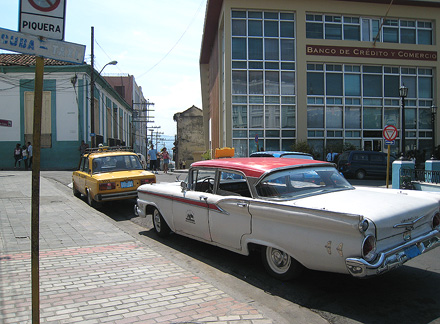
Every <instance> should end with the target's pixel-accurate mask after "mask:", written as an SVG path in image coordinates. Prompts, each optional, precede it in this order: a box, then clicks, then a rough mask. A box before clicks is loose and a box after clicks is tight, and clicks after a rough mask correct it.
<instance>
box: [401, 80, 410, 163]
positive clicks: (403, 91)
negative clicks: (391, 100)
mask: <svg viewBox="0 0 440 324" xmlns="http://www.w3.org/2000/svg"><path fill="white" fill-rule="evenodd" d="M399 96H400V99H401V107H402V125H401V127H400V129H401V131H400V133H401V134H400V137H401V141H402V159H405V158H406V156H405V98H406V97H407V96H408V88H407V87H405V86H404V85H402V86H400V88H399Z"/></svg>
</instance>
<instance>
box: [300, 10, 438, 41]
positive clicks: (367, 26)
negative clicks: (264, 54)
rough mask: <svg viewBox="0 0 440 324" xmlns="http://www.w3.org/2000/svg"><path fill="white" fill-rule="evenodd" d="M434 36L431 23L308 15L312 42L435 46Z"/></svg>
mask: <svg viewBox="0 0 440 324" xmlns="http://www.w3.org/2000/svg"><path fill="white" fill-rule="evenodd" d="M381 25H382V28H380V26H381ZM432 35H433V28H432V22H430V21H423V20H406V19H396V18H394V19H390V18H386V19H383V18H379V17H377V18H369V17H354V16H339V15H325V14H320V13H307V14H306V37H307V38H311V39H337V40H351V41H364V42H374V41H379V42H386V43H401V44H423V45H433V37H432Z"/></svg>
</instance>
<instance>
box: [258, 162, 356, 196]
mask: <svg viewBox="0 0 440 324" xmlns="http://www.w3.org/2000/svg"><path fill="white" fill-rule="evenodd" d="M352 188H353V187H352V186H351V185H350V184H349V183H348V182H347V180H345V178H344V177H343V176H341V175H340V174H339V172H338V171H337V170H336V169H335V168H333V167H317V168H311V167H310V168H295V169H289V170H282V171H277V172H273V173H271V174H269V175H267V176H266V177H265V178H264V179H263V180H262V181H260V182H259V183H258V185H257V187H256V189H257V193H258V195H259V196H260V197H265V198H271V199H288V198H290V199H292V198H299V197H303V196H305V195H314V194H321V193H325V192H331V191H337V190H346V189H352Z"/></svg>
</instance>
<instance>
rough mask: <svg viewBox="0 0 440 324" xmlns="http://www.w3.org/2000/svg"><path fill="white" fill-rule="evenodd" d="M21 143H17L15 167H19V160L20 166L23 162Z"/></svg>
mask: <svg viewBox="0 0 440 324" xmlns="http://www.w3.org/2000/svg"><path fill="white" fill-rule="evenodd" d="M21 157H22V156H21V145H20V143H17V145H15V149H14V159H15V164H14V169H16V168H17V162H18V167H20V164H21Z"/></svg>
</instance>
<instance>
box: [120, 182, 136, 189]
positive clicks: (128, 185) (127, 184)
mask: <svg viewBox="0 0 440 324" xmlns="http://www.w3.org/2000/svg"><path fill="white" fill-rule="evenodd" d="M131 187H133V180H129V181H121V188H131Z"/></svg>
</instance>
